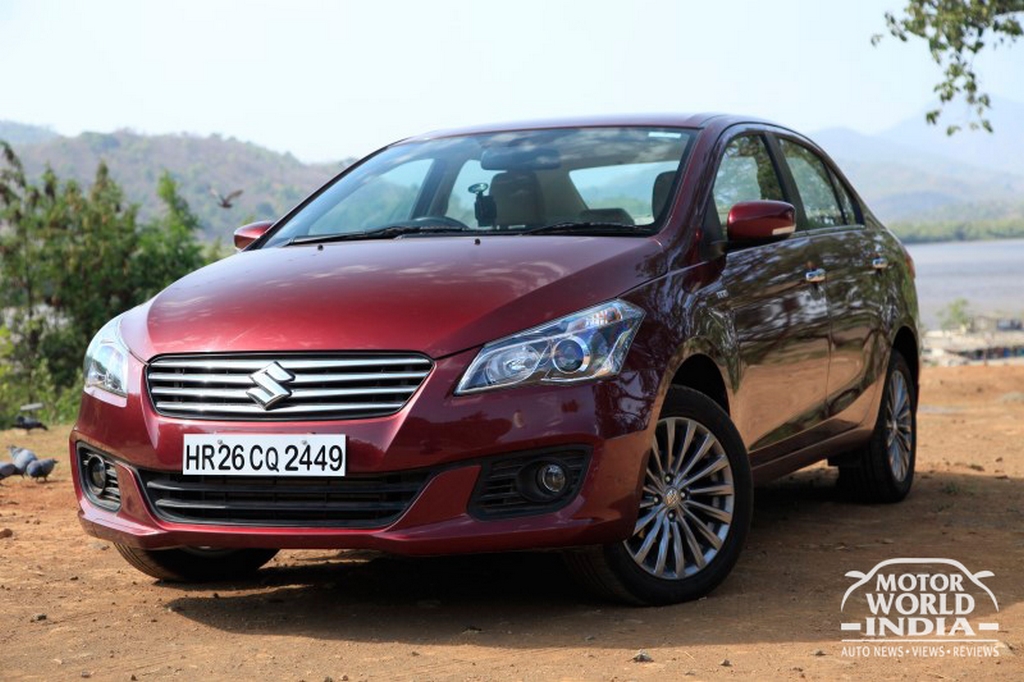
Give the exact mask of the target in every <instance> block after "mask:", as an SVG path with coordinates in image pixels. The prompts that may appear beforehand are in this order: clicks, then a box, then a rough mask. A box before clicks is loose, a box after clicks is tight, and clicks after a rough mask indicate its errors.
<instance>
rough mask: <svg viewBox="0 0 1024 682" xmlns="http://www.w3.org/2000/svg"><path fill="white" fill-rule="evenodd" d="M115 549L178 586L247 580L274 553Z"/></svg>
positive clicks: (140, 568)
mask: <svg viewBox="0 0 1024 682" xmlns="http://www.w3.org/2000/svg"><path fill="white" fill-rule="evenodd" d="M114 547H116V548H117V551H118V552H120V554H121V556H122V557H124V558H125V561H127V562H128V563H129V564H131V565H132V566H133V567H135V568H136V569H138V570H140V571H142V572H143V573H145V574H146V575H149V576H152V577H154V578H157V579H158V580H166V581H168V582H181V583H202V582H217V581H222V580H238V579H241V578H247V577H249V576H251V575H252V574H253V573H255V572H256V571H257V570H259V568H260V567H261V566H263V565H264V564H265V563H267V562H268V561H270V560H271V559H273V558H274V555H275V554H277V550H276V549H205V548H198V547H195V548H193V547H184V548H179V549H140V548H138V547H129V546H127V545H121V544H117V543H114Z"/></svg>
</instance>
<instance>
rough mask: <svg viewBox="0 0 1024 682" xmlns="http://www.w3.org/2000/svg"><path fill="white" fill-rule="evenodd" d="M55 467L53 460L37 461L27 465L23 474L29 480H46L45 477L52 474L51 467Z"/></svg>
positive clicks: (55, 462) (55, 461)
mask: <svg viewBox="0 0 1024 682" xmlns="http://www.w3.org/2000/svg"><path fill="white" fill-rule="evenodd" d="M55 466H57V460H55V459H37V460H34V461H31V462H29V463H28V467H26V469H25V473H26V474H28V475H29V476H30V477H31V478H36V479H39V478H41V479H43V480H44V481H45V480H46V477H47V476H49V475H50V474H51V473H53V467H55Z"/></svg>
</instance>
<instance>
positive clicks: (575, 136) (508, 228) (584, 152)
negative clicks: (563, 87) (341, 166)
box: [264, 127, 693, 246]
mask: <svg viewBox="0 0 1024 682" xmlns="http://www.w3.org/2000/svg"><path fill="white" fill-rule="evenodd" d="M692 138H693V131H691V130H685V129H679V128H651V127H615V128H611V127H609V128H577V129H566V128H560V129H552V130H528V131H513V132H501V133H490V134H481V135H466V136H461V137H445V138H440V139H434V140H426V141H418V142H408V143H402V144H397V145H394V146H392V147H389V148H387V149H385V150H384V151H382V152H380V153H379V154H377V155H375V156H373V157H372V158H370V159H368V160H367V161H366V162H364V163H362V164H360V165H359V166H357V167H356V168H354V169H352V170H351V171H350V172H348V173H346V174H345V175H343V176H342V177H340V178H338V179H337V180H336V181H335V182H334V183H333V184H332V185H331V186H330V187H328V188H327V189H326V190H324V191H323V192H321V193H320V194H319V195H318V196H317V197H316V198H315V199H313V200H312V201H311V202H310V203H309V204H307V205H306V206H304V207H303V208H302V209H301V210H299V211H298V212H297V213H295V214H294V215H293V216H292V217H291V218H290V219H288V220H287V222H286V223H284V224H283V225H282V226H281V227H280V228H279V229H277V230H276V231H275V232H274V234H273V235H272V236H271V237H270V238H269V239H268V240H267V242H266V244H264V246H280V245H286V244H294V243H308V242H316V241H333V240H340V239H360V238H367V239H369V238H394V237H399V236H409V235H424V236H425V235H430V234H445V235H451V234H458V233H466V234H472V235H475V236H479V235H482V234H502V233H504V234H508V233H510V232H519V233H537V234H553V233H559V232H573V233H588V232H589V233H594V234H622V235H643V234H650V233H651V232H654V231H656V230H657V229H658V228H659V227H660V220H661V219H662V218H663V215H662V214H663V213H664V212H665V208H666V205H667V204H668V197H669V196H670V194H671V191H672V188H673V187H674V186H675V179H676V176H677V175H678V173H679V172H680V170H681V169H682V167H683V164H684V162H685V160H686V154H687V151H688V149H689V147H690V142H691V140H692Z"/></svg>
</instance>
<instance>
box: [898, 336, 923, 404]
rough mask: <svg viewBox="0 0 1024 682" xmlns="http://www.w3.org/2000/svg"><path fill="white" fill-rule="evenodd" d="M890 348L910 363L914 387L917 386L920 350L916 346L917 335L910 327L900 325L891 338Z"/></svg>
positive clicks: (919, 378)
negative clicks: (894, 335)
mask: <svg viewBox="0 0 1024 682" xmlns="http://www.w3.org/2000/svg"><path fill="white" fill-rule="evenodd" d="M892 349H893V350H895V351H899V354H900V355H902V356H903V359H904V360H906V361H907V364H908V365H910V372H911V374H912V375H913V376H912V378H913V380H914V387H915V388H918V387H919V386H920V380H921V351H920V348H919V346H918V339H917V335H916V334H914V332H913V331H912V330H911V329H910V327H907V326H903V327H900V329H899V331H897V332H896V337H895V338H894V339H893V342H892ZM915 393H916V391H915Z"/></svg>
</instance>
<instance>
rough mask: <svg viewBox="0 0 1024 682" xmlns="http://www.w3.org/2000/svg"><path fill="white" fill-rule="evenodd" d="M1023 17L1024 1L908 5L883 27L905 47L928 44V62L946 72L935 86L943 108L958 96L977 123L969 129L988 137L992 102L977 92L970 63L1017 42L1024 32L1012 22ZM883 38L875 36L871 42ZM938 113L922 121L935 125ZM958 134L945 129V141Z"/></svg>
mask: <svg viewBox="0 0 1024 682" xmlns="http://www.w3.org/2000/svg"><path fill="white" fill-rule="evenodd" d="M1022 12H1024V0H909V2H908V3H907V6H906V7H905V8H904V9H903V14H902V15H900V16H897V15H896V14H894V13H892V12H886V14H885V21H886V24H887V28H888V29H889V33H891V34H892V35H894V36H896V37H897V38H899V39H900V40H902V41H904V42H906V41H907V40H908V39H909V37H910V36H916V37H918V38H924V39H925V40H927V41H928V49H929V50H930V51H931V55H932V59H934V60H935V63H936V64H939V65H940V66H941V67H943V69H944V71H943V80H942V81H940V82H939V84H938V85H936V86H935V92H936V93H938V95H939V101H940V102H941V103H942V105H946V104H948V103H949V102H951V101H952V100H953V99H955V98H956V97H958V96H962V97H963V99H964V101H965V102H966V103H967V104H968V105H969V106H970V107H971V109H972V111H973V114H974V115H975V116H976V117H977V120H972V121H971V122H970V124H969V127H970V128H971V129H972V130H977V129H979V128H983V129H985V130H987V131H988V132H992V124H991V123H990V122H989V120H988V119H987V118H985V112H986V110H987V109H988V108H989V107H990V106H991V100H990V99H989V96H988V95H987V94H985V93H983V92H981V91H980V90H979V88H978V74H977V72H976V71H975V70H974V57H975V56H976V55H977V54H978V53H979V52H981V51H982V49H984V48H986V47H988V48H989V49H991V48H992V47H995V46H998V45H1002V44H1005V43H1013V42H1014V41H1016V40H1017V39H1018V38H1019V37H1020V36H1021V34H1022V32H1024V31H1022V29H1021V24H1020V20H1019V18H1018V16H1016V15H1018V14H1020V13H1022ZM882 37H883V36H882V35H876V36H874V37H873V38H872V42H873V43H875V44H877V43H878V42H879V41H880V40H881V39H882ZM941 113H942V109H941V107H940V108H938V109H934V110H932V111H929V112H928V113H927V114H926V115H925V118H926V120H927V121H928V123H931V124H932V125H934V124H936V123H937V121H938V119H939V116H940V114H941ZM958 130H960V126H958V125H949V126H947V127H946V132H947V134H949V135H952V134H954V133H955V132H957V131H958Z"/></svg>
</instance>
